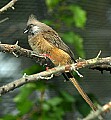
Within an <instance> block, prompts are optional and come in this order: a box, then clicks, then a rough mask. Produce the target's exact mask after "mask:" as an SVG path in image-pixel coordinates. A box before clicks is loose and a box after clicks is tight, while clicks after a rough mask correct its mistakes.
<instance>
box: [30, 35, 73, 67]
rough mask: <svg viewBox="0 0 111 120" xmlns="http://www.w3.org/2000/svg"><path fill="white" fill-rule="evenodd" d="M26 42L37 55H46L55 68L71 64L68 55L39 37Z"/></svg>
mask: <svg viewBox="0 0 111 120" xmlns="http://www.w3.org/2000/svg"><path fill="white" fill-rule="evenodd" d="M28 41H29V45H30V46H31V48H32V50H33V51H35V52H36V53H38V54H46V55H47V56H48V57H49V59H50V60H51V61H52V62H53V63H54V64H55V66H58V65H67V64H71V63H72V59H71V57H70V55H69V54H68V53H66V52H65V51H63V50H62V49H59V48H57V47H56V46H54V45H52V44H51V43H49V42H48V41H47V40H45V39H44V38H43V37H42V36H41V35H36V36H33V37H31V38H30V39H29V40H28Z"/></svg>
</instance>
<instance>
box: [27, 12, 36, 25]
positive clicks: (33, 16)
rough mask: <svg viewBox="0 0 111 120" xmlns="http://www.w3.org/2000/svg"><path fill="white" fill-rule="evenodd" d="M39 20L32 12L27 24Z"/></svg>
mask: <svg viewBox="0 0 111 120" xmlns="http://www.w3.org/2000/svg"><path fill="white" fill-rule="evenodd" d="M37 22H38V20H37V19H36V16H35V15H33V14H31V15H30V16H29V19H28V22H27V25H29V24H36V23H37Z"/></svg>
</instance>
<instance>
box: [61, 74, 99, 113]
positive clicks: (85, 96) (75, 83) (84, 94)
mask: <svg viewBox="0 0 111 120" xmlns="http://www.w3.org/2000/svg"><path fill="white" fill-rule="evenodd" d="M63 76H64V77H65V78H69V80H70V81H71V82H72V83H73V85H74V86H75V87H76V89H77V90H78V92H79V93H80V95H81V96H82V97H83V98H84V100H85V101H86V102H87V103H88V104H89V106H90V107H91V108H92V110H93V111H96V110H97V107H96V106H95V105H94V104H93V102H92V101H91V100H90V98H89V97H88V96H87V94H86V93H85V91H84V90H83V89H82V88H81V87H80V85H79V83H78V82H77V81H76V79H75V78H74V77H73V75H72V73H70V72H68V73H63Z"/></svg>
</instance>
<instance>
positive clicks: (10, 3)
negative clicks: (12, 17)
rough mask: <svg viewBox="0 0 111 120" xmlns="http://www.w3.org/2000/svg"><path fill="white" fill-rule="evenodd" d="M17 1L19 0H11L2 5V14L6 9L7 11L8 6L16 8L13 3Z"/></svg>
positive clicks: (0, 11) (0, 10)
mask: <svg viewBox="0 0 111 120" xmlns="http://www.w3.org/2000/svg"><path fill="white" fill-rule="evenodd" d="M16 2H17V0H11V1H10V2H9V3H8V4H7V5H5V6H4V7H2V8H1V9H0V14H1V13H3V12H4V11H6V10H7V9H8V8H12V9H14V7H13V5H14V4H15V3H16Z"/></svg>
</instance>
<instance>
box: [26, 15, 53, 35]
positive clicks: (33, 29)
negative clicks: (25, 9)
mask: <svg viewBox="0 0 111 120" xmlns="http://www.w3.org/2000/svg"><path fill="white" fill-rule="evenodd" d="M49 29H51V28H50V27H49V26H48V25H46V24H44V23H42V22H39V21H38V20H37V19H36V17H35V16H34V15H33V14H32V15H30V16H29V19H28V22H27V27H26V28H25V29H24V33H28V34H29V35H35V34H38V33H39V32H41V31H47V30H49Z"/></svg>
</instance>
